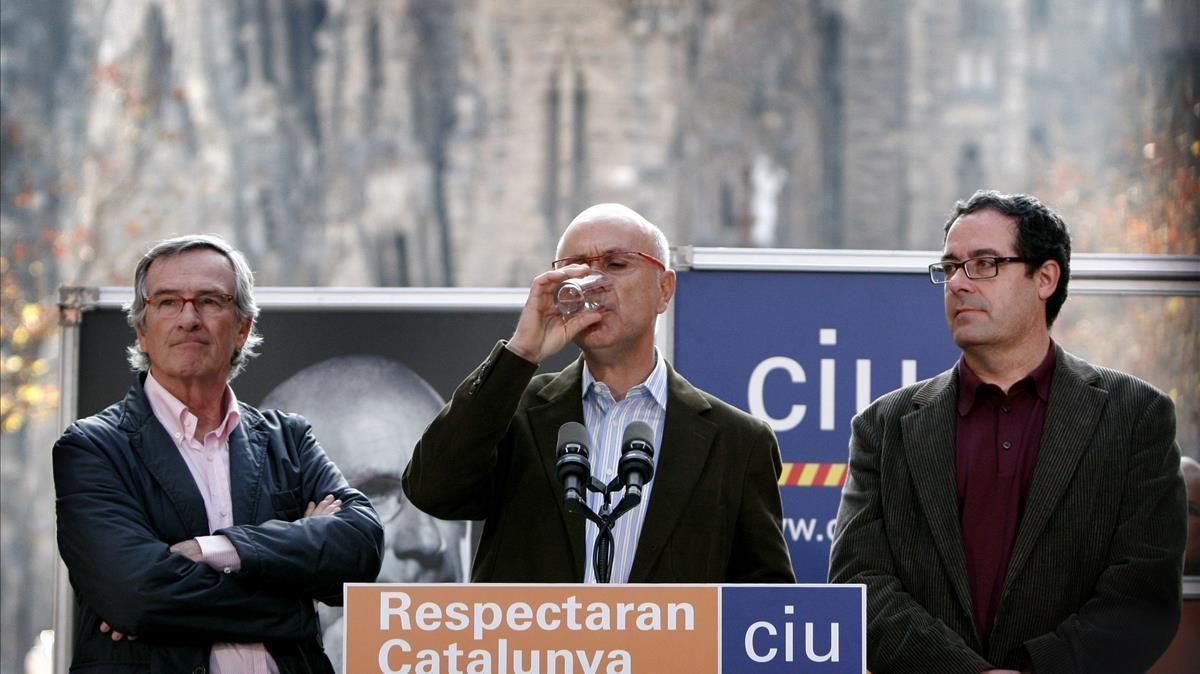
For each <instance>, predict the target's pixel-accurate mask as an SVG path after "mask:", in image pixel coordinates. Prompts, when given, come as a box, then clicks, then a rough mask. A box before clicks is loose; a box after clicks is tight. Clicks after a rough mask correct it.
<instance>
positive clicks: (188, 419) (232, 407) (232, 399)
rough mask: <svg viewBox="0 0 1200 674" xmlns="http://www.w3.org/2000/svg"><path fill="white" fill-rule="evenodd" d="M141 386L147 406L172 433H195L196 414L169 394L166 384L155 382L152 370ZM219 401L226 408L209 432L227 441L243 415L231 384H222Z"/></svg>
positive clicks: (189, 434)
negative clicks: (223, 393) (222, 415)
mask: <svg viewBox="0 0 1200 674" xmlns="http://www.w3.org/2000/svg"><path fill="white" fill-rule="evenodd" d="M142 388H143V390H144V391H145V392H146V398H147V399H148V400H149V401H150V409H152V410H153V411H154V416H155V417H157V418H158V420H159V422H160V423H162V425H163V426H165V427H166V429H167V432H168V433H170V434H171V435H172V436H175V435H176V434H182V435H183V436H184V437H188V438H190V437H192V436H193V435H195V433H196V421H197V419H196V415H194V414H192V413H191V411H189V410H188V408H187V405H184V404H183V402H181V401H180V400H179V399H178V398H176V397H175V396H173V395H171V392H170V391H168V390H167V389H166V387H164V386H163V385H162V384H160V383H158V380H157V379H155V378H154V372H148V373H147V374H146V383H145V384H143V385H142ZM221 402H222V406H223V407H224V408H225V419H224V420H223V421H222V422H221V423H220V425H218V426H217V427H216V428H215V429H213V430H212V431H210V433H215V434H216V436H217V440H218V441H220V442H221V443H222V444H224V443H226V442H228V441H229V436H230V435H231V434H232V433H233V429H235V428H237V425H238V423H239V422H240V421H241V418H242V415H241V412H239V411H238V401H237V397H236V396H235V395H234V394H233V388H232V387H230V386H229V384H226V385H225V395H224V396H223V400H222V401H221Z"/></svg>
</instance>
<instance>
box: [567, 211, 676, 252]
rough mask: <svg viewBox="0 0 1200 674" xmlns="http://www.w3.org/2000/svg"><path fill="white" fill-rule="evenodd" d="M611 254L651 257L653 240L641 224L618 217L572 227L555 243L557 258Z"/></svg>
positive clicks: (581, 222) (599, 219)
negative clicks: (629, 252) (636, 253)
mask: <svg viewBox="0 0 1200 674" xmlns="http://www.w3.org/2000/svg"><path fill="white" fill-rule="evenodd" d="M614 250H634V251H639V252H643V253H649V254H651V255H653V254H654V237H653V235H651V234H650V232H649V231H647V230H646V229H645V228H644V227H643V226H642V225H641V223H639V222H637V221H635V220H633V219H629V218H623V217H619V216H610V217H603V218H595V219H590V220H584V221H576V222H573V223H571V224H570V225H569V226H568V227H567V230H566V231H565V232H563V236H562V238H561V239H560V240H559V242H558V255H557V257H574V256H576V255H596V254H599V253H606V252H609V251H614Z"/></svg>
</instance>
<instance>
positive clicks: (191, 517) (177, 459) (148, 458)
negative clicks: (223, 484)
mask: <svg viewBox="0 0 1200 674" xmlns="http://www.w3.org/2000/svg"><path fill="white" fill-rule="evenodd" d="M125 401H126V405H125V409H126V410H127V412H126V415H125V418H123V419H122V420H121V429H122V430H123V431H125V432H126V433H127V434H128V435H129V444H130V446H131V447H133V450H134V451H135V452H137V455H138V457H139V458H140V459H141V461H142V465H144V466H145V467H146V471H147V472H149V473H150V475H151V476H153V478H154V481H155V482H157V483H158V486H159V488H160V489H162V491H163V493H164V494H166V496H167V499H168V500H169V501H170V502H171V505H172V506H174V507H175V512H176V513H177V514H178V515H179V519H180V521H181V522H183V526H184V530H185V531H186V533H187V535H189V536H193V537H194V536H205V535H208V533H209V531H208V514H207V511H206V510H205V509H204V498H203V497H202V496H201V495H200V489H199V487H197V486H196V480H195V478H193V477H192V472H191V470H189V469H188V466H187V463H186V462H185V461H184V460H183V456H182V455H181V454H180V453H179V447H178V446H177V445H176V444H175V441H174V440H172V439H171V436H170V434H168V433H167V429H165V428H163V425H162V424H161V423H159V421H158V418H157V417H155V416H154V412H153V411H152V410H151V409H150V401H149V400H147V399H146V394H145V392H144V391H143V390H142V387H141V385H140V384H139V385H137V386H135V387H134V388H133V389H131V390H130V391H129V395H128V396H126V398H125ZM181 540H183V539H181ZM175 542H177V541H168V543H175Z"/></svg>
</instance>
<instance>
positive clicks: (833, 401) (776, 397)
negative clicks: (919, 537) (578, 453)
mask: <svg viewBox="0 0 1200 674" xmlns="http://www.w3.org/2000/svg"><path fill="white" fill-rule="evenodd" d="M942 307H943V305H942V293H941V290H940V288H938V287H937V286H935V285H933V284H932V283H930V282H929V278H928V276H926V275H924V274H894V273H889V274H884V273H848V272H820V273H817V272H795V271H779V272H774V271H773V272H749V271H682V272H680V273H679V283H678V291H677V294H676V296H675V324H674V328H675V329H674V350H675V354H674V365H675V367H676V369H678V370H679V372H680V373H681V374H683V376H685V377H687V378H688V380H690V381H691V382H692V383H693V384H695V385H696V386H699V387H700V388H702V389H704V390H706V391H708V392H710V393H712V394H714V395H716V396H718V397H720V398H721V399H722V400H725V401H727V402H729V403H730V404H732V405H736V406H737V407H739V408H741V409H743V410H745V411H747V412H750V413H751V414H753V415H755V416H757V417H759V418H760V419H763V420H765V421H767V422H768V423H769V424H770V425H771V428H772V429H774V431H775V434H776V437H778V438H779V446H780V452H781V454H782V456H783V462H784V467H783V475H782V476H781V477H780V480H779V489H780V494H781V495H782V498H783V510H784V522H783V526H784V535H785V536H786V538H787V541H788V547H789V550H790V552H791V555H792V566H793V567H794V569H795V571H796V579H797V580H798V581H800V582H812V583H819V582H824V580H825V579H826V573H827V570H828V564H829V548H830V542H831V538H832V536H833V534H834V524H835V519H836V517H837V508H838V501H839V499H840V498H841V491H842V490H841V488H842V485H843V484H845V480H846V475H847V468H848V466H847V458H848V448H849V439H850V421H851V419H852V418H853V417H854V415H855V414H856V413H858V412H859V411H861V410H862V409H863V408H865V407H866V406H867V405H868V404H870V403H871V401H872V400H874V399H875V398H877V397H879V396H880V395H882V394H884V393H886V392H888V391H891V390H894V389H897V388H900V387H901V386H904V385H907V384H911V383H913V382H916V381H919V380H921V379H926V378H928V377H932V376H933V375H935V374H937V373H939V372H941V371H942V370H945V369H946V368H948V367H951V366H952V365H953V364H954V362H955V360H956V359H957V358H958V350H957V348H956V347H955V346H954V343H953V342H952V341H951V339H950V337H949V336H948V334H947V330H946V322H945V316H944V314H943V308H942Z"/></svg>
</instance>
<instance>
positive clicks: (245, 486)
mask: <svg viewBox="0 0 1200 674" xmlns="http://www.w3.org/2000/svg"><path fill="white" fill-rule="evenodd" d="M239 407H240V410H239V411H240V413H241V422H240V423H238V425H237V427H236V428H234V429H233V432H232V433H230V434H229V498H230V500H232V501H233V523H234V524H254V523H255V522H257V521H258V518H257V517H256V515H257V510H258V501H259V496H260V491H261V489H262V472H263V462H264V460H265V458H266V457H265V454H266V446H267V436H268V433H267V430H266V428H265V427H264V426H265V424H266V421H265V420H264V419H263V418H262V415H260V414H259V413H258V411H257V410H255V409H254V408H252V407H248V406H246V405H242V404H240V403H239ZM301 506H303V504H301Z"/></svg>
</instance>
